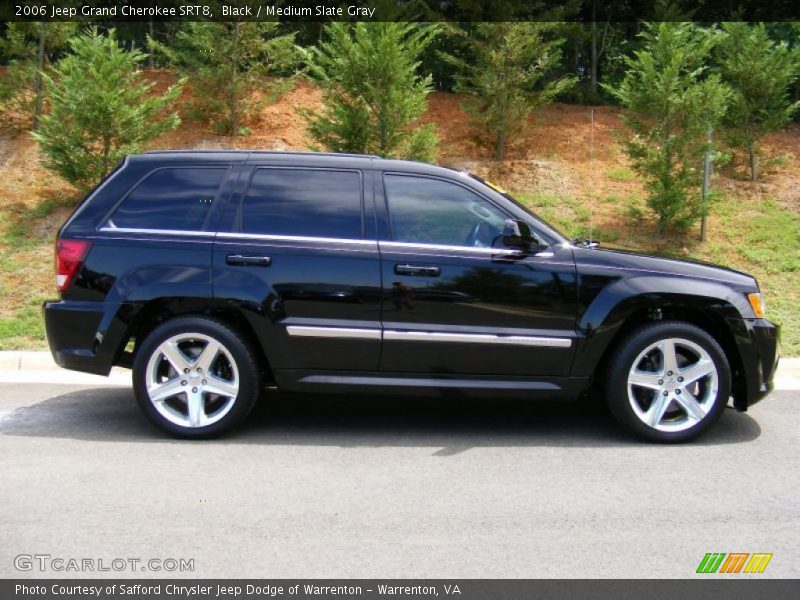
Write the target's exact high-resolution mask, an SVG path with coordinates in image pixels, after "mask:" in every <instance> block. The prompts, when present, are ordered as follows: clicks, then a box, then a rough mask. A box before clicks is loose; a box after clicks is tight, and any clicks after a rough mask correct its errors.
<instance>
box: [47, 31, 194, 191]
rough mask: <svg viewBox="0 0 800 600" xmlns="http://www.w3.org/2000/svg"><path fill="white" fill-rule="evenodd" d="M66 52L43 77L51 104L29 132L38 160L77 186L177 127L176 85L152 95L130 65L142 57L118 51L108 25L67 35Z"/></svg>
mask: <svg viewBox="0 0 800 600" xmlns="http://www.w3.org/2000/svg"><path fill="white" fill-rule="evenodd" d="M70 48H71V50H72V53H71V54H68V55H67V56H65V57H64V58H63V59H61V60H60V61H59V62H58V63H57V64H56V65H55V66H54V67H53V72H52V76H51V75H46V76H45V87H46V89H47V93H48V96H49V97H50V102H51V105H52V109H51V111H50V114H48V115H44V116H43V117H42V119H41V124H40V127H39V130H38V131H36V132H35V133H34V134H33V135H34V137H35V139H36V140H37V141H38V142H39V145H40V147H41V150H42V153H43V154H44V165H45V166H46V167H47V168H49V169H51V170H53V171H55V172H56V173H58V174H59V175H61V176H62V177H63V178H64V179H66V180H67V181H69V182H70V183H72V184H73V185H75V186H77V187H79V188H88V187H91V186H92V185H94V184H95V183H97V182H98V181H99V180H100V179H101V178H102V177H104V176H105V175H106V174H107V173H108V172H109V170H110V169H111V168H112V167H113V166H114V165H115V164H116V163H118V162H119V161H120V160H122V158H123V157H125V155H127V154H130V153H133V152H138V151H140V150H141V148H142V145H143V144H144V143H145V142H146V141H147V140H149V139H151V138H152V137H154V136H156V135H159V134H160V133H163V132H165V131H168V130H170V129H173V128H175V127H177V126H178V124H179V123H180V119H179V118H178V115H177V113H175V112H169V108H170V107H171V106H172V105H173V104H174V103H175V101H176V100H177V97H178V95H179V94H180V90H181V84H180V83H179V84H177V85H174V86H171V87H170V88H169V89H168V90H167V91H166V93H164V95H162V96H156V95H153V94H152V93H151V91H150V88H151V87H152V84H150V83H147V82H145V81H143V79H142V77H141V73H140V71H139V69H138V64H139V63H140V62H142V61H143V60H144V59H145V56H144V55H143V54H142V53H141V52H138V51H134V52H126V51H124V50H123V49H122V48H121V47H120V46H119V44H118V43H117V39H116V35H115V32H114V30H113V29H112V30H111V31H110V32H109V33H108V35H107V36H103V35H100V34H99V33H98V32H97V30H92V31H91V32H89V33H86V34H83V35H79V36H77V37H74V38H72V39H71V40H70Z"/></svg>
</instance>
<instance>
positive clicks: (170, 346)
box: [158, 340, 189, 373]
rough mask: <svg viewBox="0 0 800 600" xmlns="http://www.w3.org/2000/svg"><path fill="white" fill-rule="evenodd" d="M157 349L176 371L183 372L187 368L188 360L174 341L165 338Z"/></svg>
mask: <svg viewBox="0 0 800 600" xmlns="http://www.w3.org/2000/svg"><path fill="white" fill-rule="evenodd" d="M158 351H159V352H161V354H163V355H164V358H166V359H167V360H168V361H169V364H171V365H172V368H173V369H175V370H176V371H177V372H178V373H183V371H184V369H187V368H189V360H188V359H187V358H186V355H185V354H184V353H183V351H182V350H181V349H180V348H179V347H178V344H177V343H176V342H173V341H172V340H167V341H166V342H164V343H163V344H161V345H160V346H159V347H158Z"/></svg>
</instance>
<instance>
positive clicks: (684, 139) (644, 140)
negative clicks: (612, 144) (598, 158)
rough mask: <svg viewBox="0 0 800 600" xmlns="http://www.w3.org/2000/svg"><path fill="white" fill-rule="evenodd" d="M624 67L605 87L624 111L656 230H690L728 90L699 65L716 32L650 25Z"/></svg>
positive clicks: (700, 210)
mask: <svg viewBox="0 0 800 600" xmlns="http://www.w3.org/2000/svg"><path fill="white" fill-rule="evenodd" d="M641 37H642V41H643V47H642V49H641V50H637V51H636V52H635V53H634V54H633V56H630V57H628V58H626V63H627V72H626V73H625V77H624V79H623V80H622V82H621V83H620V84H619V85H618V86H617V87H614V88H611V87H610V86H606V89H608V90H609V91H610V92H611V93H612V94H613V95H614V96H616V97H617V98H618V99H619V101H620V102H621V103H622V105H623V106H625V107H626V108H627V109H628V110H629V112H628V114H627V115H626V116H625V117H624V120H625V123H626V125H627V126H628V127H629V128H630V130H631V132H632V134H633V135H632V136H629V137H628V138H627V140H626V142H625V149H626V151H627V153H628V156H629V157H630V159H631V163H632V165H633V168H634V169H635V170H636V171H637V172H638V173H639V174H640V175H641V176H642V178H643V179H644V181H645V185H646V187H647V189H648V191H649V197H648V199H647V203H648V205H649V206H650V208H651V209H652V210H653V211H655V213H656V214H657V215H658V228H659V230H660V231H663V230H664V229H666V228H668V227H676V228H679V229H686V228H688V227H689V226H690V225H691V224H692V223H693V222H694V221H695V220H696V219H697V218H698V217H700V216H702V215H703V214H704V212H705V211H706V210H707V208H706V206H705V203H704V202H703V200H702V197H701V195H700V193H699V192H698V186H699V184H700V176H701V167H702V163H703V153H704V151H705V149H706V147H707V141H706V140H707V135H708V131H709V129H710V128H711V127H713V126H714V124H715V123H717V122H718V121H719V119H720V118H721V117H722V115H723V114H724V112H725V107H726V105H727V102H728V98H729V95H730V91H729V89H728V88H727V87H726V86H725V85H724V84H723V83H722V82H721V81H720V78H719V76H718V75H716V74H709V73H708V69H707V68H706V67H705V66H704V65H705V62H706V61H707V59H708V57H709V54H710V52H711V50H712V47H713V45H714V43H715V36H714V35H712V34H711V33H710V32H709V31H707V30H704V29H700V28H699V27H697V26H695V25H694V24H693V23H685V22H659V23H649V24H647V25H646V26H645V29H644V31H643V32H642V34H641Z"/></svg>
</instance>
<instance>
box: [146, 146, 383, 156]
mask: <svg viewBox="0 0 800 600" xmlns="http://www.w3.org/2000/svg"><path fill="white" fill-rule="evenodd" d="M226 152H229V153H232V154H286V155H299V156H342V157H345V158H381V157H380V156H377V155H375V154H356V153H349V152H307V151H293V150H247V149H240V148H232V149H226V148H220V149H217V150H212V149H203V150H193V149H191V148H185V149H170V150H148V151H146V152H142V154H180V153H196V154H220V153H226Z"/></svg>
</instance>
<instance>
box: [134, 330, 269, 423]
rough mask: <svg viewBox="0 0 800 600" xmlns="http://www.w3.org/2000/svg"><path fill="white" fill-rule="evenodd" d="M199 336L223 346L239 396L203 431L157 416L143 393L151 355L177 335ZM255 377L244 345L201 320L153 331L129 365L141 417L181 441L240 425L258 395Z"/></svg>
mask: <svg viewBox="0 0 800 600" xmlns="http://www.w3.org/2000/svg"><path fill="white" fill-rule="evenodd" d="M189 332H191V333H201V334H204V335H207V336H209V337H211V338H214V339H215V340H217V341H218V342H220V343H221V344H222V345H224V346H225V347H226V348H227V350H228V352H230V354H231V356H232V357H233V360H234V361H235V362H236V368H237V370H238V372H239V393H238V394H237V396H236V399H235V400H234V403H233V406H232V407H231V409H230V410H229V411H228V413H227V414H226V415H225V416H224V417H222V418H221V419H220V420H219V421H217V422H215V423H212V424H211V425H207V426H205V427H183V426H181V425H177V424H175V423H172V422H171V421H169V420H168V419H166V418H165V417H164V416H163V415H161V413H159V412H158V410H157V409H156V407H155V406H153V403H152V402H151V401H150V397H149V395H148V393H147V365H148V362H149V361H150V357H151V356H152V354H153V352H155V351H156V349H157V348H158V347H159V346H160V345H161V344H162V343H163V342H164V341H165V340H167V339H169V338H170V337H172V336H174V335H178V334H181V333H189ZM258 380H259V374H258V369H257V366H256V364H255V361H254V358H253V355H252V352H251V351H250V349H249V348H248V346H247V345H246V344H245V342H244V341H243V340H242V339H241V338H240V337H239V336H238V335H237V334H236V333H235V332H233V331H232V330H231V329H229V328H228V327H227V326H225V325H224V324H222V323H220V322H219V321H216V320H212V319H209V318H205V317H179V318H175V319H172V320H170V321H167V322H166V323H164V324H162V325H160V326H159V327H157V328H156V329H154V330H153V331H152V332H151V333H150V334H149V335H148V336H147V338H146V339H145V341H144V343H143V344H142V346H141V347H140V348H139V349H138V350H137V352H136V358H135V359H134V363H133V390H134V394H135V396H136V400H137V402H138V404H139V406H140V408H141V409H142V411H143V412H144V414H145V415H146V416H147V417H148V418H149V419H150V420H151V421H152V422H153V423H155V424H156V425H157V426H158V427H160V428H161V429H164V430H166V431H168V432H169V433H171V434H173V435H175V436H178V437H183V438H208V437H215V436H217V435H220V434H221V433H224V432H225V431H228V430H229V429H231V428H232V427H234V426H235V425H237V424H238V423H239V422H241V421H242V420H243V419H244V418H245V417H246V416H247V415H248V414H249V413H250V411H251V409H252V408H253V404H254V402H255V398H256V397H257V395H258V388H259V386H258Z"/></svg>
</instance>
